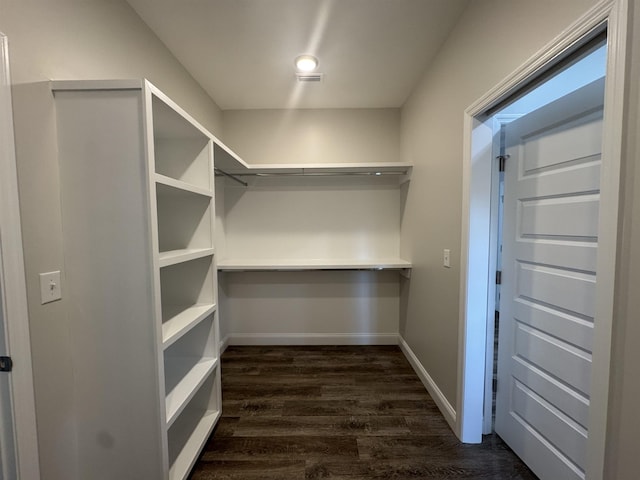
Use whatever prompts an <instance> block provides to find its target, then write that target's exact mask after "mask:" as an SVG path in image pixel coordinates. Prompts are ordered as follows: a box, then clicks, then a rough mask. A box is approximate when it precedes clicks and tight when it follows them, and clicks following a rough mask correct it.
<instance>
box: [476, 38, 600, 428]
mask: <svg viewBox="0 0 640 480" xmlns="http://www.w3.org/2000/svg"><path fill="white" fill-rule="evenodd" d="M606 59H607V44H606V34H605V33H602V34H600V35H599V36H597V37H596V38H594V39H593V40H591V41H590V42H588V43H587V44H586V45H584V46H583V47H581V48H580V49H579V50H578V51H576V52H574V53H573V54H572V55H571V56H570V57H569V58H567V59H566V60H565V61H563V62H562V63H561V64H559V65H557V66H556V67H555V68H554V69H553V70H552V71H550V72H548V73H547V74H545V75H543V77H542V78H540V79H539V80H537V81H536V82H534V83H535V85H534V86H533V87H532V88H527V87H525V88H524V89H523V92H522V93H520V92H517V93H516V94H515V95H513V96H512V97H510V98H509V99H507V100H506V101H505V102H503V103H502V104H501V105H499V106H498V107H497V108H494V109H492V110H491V111H490V112H488V113H487V114H485V115H484V118H483V119H482V120H483V121H484V122H488V123H489V124H490V125H491V126H492V138H493V140H492V156H493V158H494V159H495V160H494V162H493V170H492V203H491V220H492V226H491V231H492V239H491V241H490V245H491V249H492V255H491V257H492V258H491V265H492V267H493V266H494V265H495V268H492V269H494V270H495V272H496V274H495V278H496V281H495V284H492V285H491V289H490V292H489V295H490V297H491V299H492V300H493V302H494V305H495V314H494V315H493V316H492V315H488V317H487V347H486V350H487V354H486V366H485V377H486V378H485V399H484V421H483V434H489V433H491V432H493V431H494V425H495V414H496V390H497V388H496V387H497V384H498V378H499V377H498V340H499V332H500V295H501V284H502V282H503V276H502V272H503V267H502V258H503V256H502V251H503V222H504V189H505V167H506V164H507V163H512V162H513V160H511V158H510V154H509V153H508V152H507V150H508V148H507V134H508V130H509V125H510V124H511V122H514V121H516V120H518V119H520V118H522V117H525V116H527V115H533V112H536V111H537V112H538V115H541V114H542V111H543V110H542V109H544V108H546V109H550V108H551V107H550V105H552V104H554V102H556V103H559V101H560V99H563V98H567V97H568V96H569V95H570V94H573V93H574V92H577V91H578V90H580V89H582V88H585V87H587V86H588V85H595V84H596V82H600V84H602V83H603V79H604V78H605V76H606ZM594 95H599V98H597V99H594V101H595V102H596V104H597V105H598V106H599V105H601V104H603V102H604V98H603V97H604V91H603V90H600V89H599V88H596V89H595V93H594ZM574 124H575V122H574ZM574 127H575V125H574ZM579 127H580V126H579V125H578V128H579ZM559 134H560V130H559V129H558V128H557V127H556V131H555V139H554V140H555V141H558V139H559V138H558V135H559ZM535 135H536V136H535V139H536V141H537V140H538V139H540V138H541V136H540V132H537V133H536V134H535ZM529 144H531V142H529ZM536 146H538V145H536ZM564 153H565V152H562V153H560V155H562V154H564ZM555 154H558V152H557V150H556V151H555ZM583 161H588V159H586V160H585V159H575V158H572V159H569V158H568V157H567V158H564V159H563V160H562V161H561V162H560V161H558V163H554V162H552V161H550V160H547V161H546V162H547V165H546V170H545V171H541V173H542V174H543V175H546V176H549V175H551V174H552V169H550V168H549V167H550V166H551V165H556V166H557V167H559V168H563V169H566V168H573V169H574V170H576V171H580V170H579V169H576V168H575V165H576V163H580V162H583ZM547 198H549V195H547ZM596 221H597V218H596ZM551 240H552V239H551V237H547V238H546V241H547V242H550V241H551ZM572 240H578V241H579V239H572ZM572 240H569V239H566V240H565V241H572ZM526 241H529V242H532V241H535V240H534V237H533V236H531V235H529V236H528V238H527V240H526ZM588 354H589V355H590V352H588Z"/></svg>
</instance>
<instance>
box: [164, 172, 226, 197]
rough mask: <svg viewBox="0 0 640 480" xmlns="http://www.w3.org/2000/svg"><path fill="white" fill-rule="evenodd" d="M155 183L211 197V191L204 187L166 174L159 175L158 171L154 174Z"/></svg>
mask: <svg viewBox="0 0 640 480" xmlns="http://www.w3.org/2000/svg"><path fill="white" fill-rule="evenodd" d="M155 179H156V183H158V184H160V185H166V186H168V187H173V188H174V189H177V190H178V191H181V190H182V191H185V192H190V193H196V194H198V195H204V196H205V197H213V192H212V191H211V190H208V189H206V188H202V187H199V186H197V185H192V184H190V183H187V182H183V181H182V180H177V179H175V178H171V177H167V176H166V175H161V174H159V173H156V174H155Z"/></svg>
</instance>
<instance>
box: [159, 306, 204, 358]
mask: <svg viewBox="0 0 640 480" xmlns="http://www.w3.org/2000/svg"><path fill="white" fill-rule="evenodd" d="M215 311H216V305H215V303H203V304H196V305H190V306H171V307H163V312H162V316H163V317H164V318H163V320H162V347H163V348H164V349H166V348H168V347H169V346H171V345H172V344H173V343H174V342H175V341H176V340H178V339H179V338H181V337H182V336H183V335H184V334H185V333H187V332H188V331H189V330H191V329H192V328H193V327H195V326H196V325H198V324H199V323H200V322H201V321H202V320H204V319H205V318H207V317H208V316H209V315H211V314H212V313H213V312H215Z"/></svg>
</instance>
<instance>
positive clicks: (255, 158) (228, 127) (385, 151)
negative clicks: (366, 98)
mask: <svg viewBox="0 0 640 480" xmlns="http://www.w3.org/2000/svg"><path fill="white" fill-rule="evenodd" d="M223 137H224V142H225V143H226V144H227V145H228V146H229V147H230V148H232V149H233V150H235V151H236V152H237V153H238V155H240V157H242V158H243V159H244V160H245V161H246V162H248V163H357V162H397V161H399V160H400V159H399V150H400V109H398V108H378V109H375V108H374V109H335V108H329V109H319V110H225V112H224V113H223Z"/></svg>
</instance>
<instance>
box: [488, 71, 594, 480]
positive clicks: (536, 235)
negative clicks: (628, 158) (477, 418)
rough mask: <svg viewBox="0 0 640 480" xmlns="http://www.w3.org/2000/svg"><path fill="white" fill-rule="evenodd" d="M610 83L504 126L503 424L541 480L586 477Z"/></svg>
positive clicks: (499, 412)
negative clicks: (604, 126)
mask: <svg viewBox="0 0 640 480" xmlns="http://www.w3.org/2000/svg"><path fill="white" fill-rule="evenodd" d="M603 105H604V79H601V80H598V81H596V82H593V83H592V84H589V85H587V86H585V87H583V88H581V89H579V90H577V91H576V92H573V93H571V94H569V95H567V96H565V97H563V98H561V99H559V100H557V101H555V102H553V103H551V104H549V105H547V106H545V107H542V108H540V109H538V110H536V111H534V112H532V113H530V114H528V115H526V116H524V117H522V118H521V119H519V120H516V121H514V122H512V123H510V124H508V125H507V127H506V144H507V150H506V153H507V154H508V155H509V156H510V158H509V159H508V160H507V163H506V170H505V204H504V237H503V270H502V280H503V283H502V292H501V303H500V338H499V347H498V392H497V409H496V432H497V433H498V434H499V435H501V436H502V437H503V439H504V440H505V441H506V442H507V443H508V444H509V445H510V446H511V448H512V449H513V450H514V451H515V452H516V453H517V454H518V455H519V456H520V457H521V458H522V459H523V460H524V461H525V462H526V463H527V464H528V465H529V466H530V467H531V468H532V470H533V471H534V472H535V473H536V474H537V475H538V476H539V477H540V478H541V479H558V478H562V479H581V478H585V470H586V464H587V458H586V457H587V441H588V423H589V401H590V391H591V359H592V348H593V339H594V335H593V330H594V318H595V291H596V288H595V287H596V261H597V246H598V243H597V239H598V220H599V203H600V197H599V193H600V170H601V161H602V120H603Z"/></svg>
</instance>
